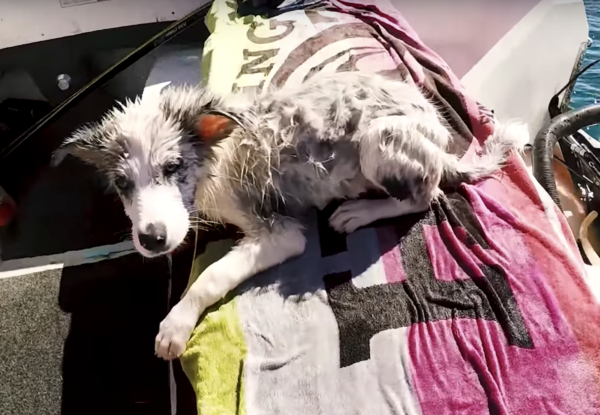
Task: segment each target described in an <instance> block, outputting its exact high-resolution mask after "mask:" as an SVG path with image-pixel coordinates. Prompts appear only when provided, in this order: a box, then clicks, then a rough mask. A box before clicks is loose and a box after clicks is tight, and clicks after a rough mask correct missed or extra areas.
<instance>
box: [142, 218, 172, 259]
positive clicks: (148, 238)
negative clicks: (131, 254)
mask: <svg viewBox="0 0 600 415" xmlns="http://www.w3.org/2000/svg"><path fill="white" fill-rule="evenodd" d="M139 239H140V245H142V246H143V247H144V249H147V250H148V251H150V252H161V251H163V250H164V249H165V245H166V244H167V229H166V228H165V225H163V224H162V223H155V224H152V223H151V224H150V225H148V226H147V227H146V231H145V232H144V233H140V234H139Z"/></svg>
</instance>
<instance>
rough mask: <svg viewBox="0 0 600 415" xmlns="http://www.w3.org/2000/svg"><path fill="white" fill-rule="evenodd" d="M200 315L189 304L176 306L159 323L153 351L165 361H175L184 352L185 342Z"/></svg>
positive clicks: (182, 303)
mask: <svg viewBox="0 0 600 415" xmlns="http://www.w3.org/2000/svg"><path fill="white" fill-rule="evenodd" d="M199 316H200V313H199V312H198V311H197V310H195V309H194V308H193V307H191V306H190V305H189V304H186V303H184V302H181V303H179V304H177V305H176V306H175V307H173V309H172V310H171V312H170V313H169V314H168V315H167V317H166V318H165V319H164V320H163V321H162V322H161V323H160V326H159V331H158V335H157V336H156V340H155V344H154V350H155V352H156V355H157V356H158V357H161V358H163V359H165V360H172V359H176V358H178V357H179V356H181V355H182V354H183V352H185V346H186V344H187V341H188V340H189V338H190V335H191V334H192V331H193V330H194V327H195V326H196V323H197V322H198V317H199Z"/></svg>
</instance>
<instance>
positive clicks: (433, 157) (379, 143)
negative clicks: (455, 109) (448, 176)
mask: <svg viewBox="0 0 600 415" xmlns="http://www.w3.org/2000/svg"><path fill="white" fill-rule="evenodd" d="M448 140H449V134H448V132H447V130H446V129H445V128H444V127H443V126H442V125H441V124H440V123H439V121H437V119H436V118H433V119H431V117H429V119H425V120H423V119H419V118H416V119H415V118H409V117H404V116H393V117H384V118H378V119H376V120H374V121H373V122H371V124H370V126H369V128H368V131H367V132H366V134H365V135H364V136H363V137H362V138H361V141H360V167H361V171H362V173H363V175H364V176H365V177H366V178H367V179H368V180H369V181H370V182H372V183H373V184H374V185H375V186H376V187H378V188H380V189H382V190H384V191H385V192H386V193H387V194H389V195H390V196H391V197H390V198H388V199H383V200H349V201H347V202H344V203H343V204H342V205H341V206H340V207H339V208H338V209H337V210H336V211H335V212H334V214H333V215H332V216H331V218H330V220H329V223H330V225H331V227H333V228H334V229H335V230H337V231H338V232H353V231H354V230H355V229H357V228H359V227H361V226H365V225H368V224H369V223H372V222H375V221H376V220H379V219H386V218H391V217H396V216H402V215H407V214H410V213H417V212H422V211H425V210H427V209H428V208H429V205H430V203H431V202H432V201H433V199H434V198H436V197H437V196H438V195H439V193H440V190H439V183H440V180H441V178H442V172H443V169H444V156H445V155H444V153H443V150H442V148H443V147H445V146H446V145H447V143H448Z"/></svg>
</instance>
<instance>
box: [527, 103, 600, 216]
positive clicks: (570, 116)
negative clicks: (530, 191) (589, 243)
mask: <svg viewBox="0 0 600 415" xmlns="http://www.w3.org/2000/svg"><path fill="white" fill-rule="evenodd" d="M594 124H600V104H598V105H590V106H588V107H584V108H581V109H578V110H575V111H570V112H566V113H564V114H560V115H558V116H556V117H555V118H554V119H552V121H551V122H550V125H548V126H547V127H546V128H544V129H543V130H541V131H540V132H539V133H538V135H537V136H536V137H535V140H534V142H533V160H532V161H533V175H534V176H535V178H536V179H537V181H538V182H540V184H541V185H542V187H543V188H544V189H545V190H546V191H547V192H548V193H549V194H550V196H551V197H552V200H554V203H556V205H557V206H558V207H559V208H560V207H561V206H560V200H559V198H558V191H557V189H556V181H555V179H554V166H553V164H552V160H553V158H554V146H555V145H556V143H557V142H558V140H560V139H561V138H563V137H568V136H570V135H572V134H575V133H576V132H577V131H579V130H581V129H582V128H584V127H588V126H590V125H594Z"/></svg>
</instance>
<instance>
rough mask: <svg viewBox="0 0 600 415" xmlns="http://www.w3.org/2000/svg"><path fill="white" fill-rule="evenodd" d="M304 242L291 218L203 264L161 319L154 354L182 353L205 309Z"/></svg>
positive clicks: (300, 248) (165, 356)
mask: <svg viewBox="0 0 600 415" xmlns="http://www.w3.org/2000/svg"><path fill="white" fill-rule="evenodd" d="M305 244H306V239H305V237H304V235H303V233H302V229H301V227H300V226H299V225H298V224H296V223H290V222H287V223H286V224H284V225H278V226H275V227H272V228H271V229H269V230H266V229H265V230H263V231H261V232H258V233H252V234H251V235H247V236H245V237H244V238H243V239H242V240H241V241H240V243H239V244H238V245H237V246H235V247H234V248H233V249H232V250H231V251H230V252H228V253H227V254H226V255H225V256H224V257H223V258H221V259H220V260H219V261H217V262H215V263H213V264H211V265H210V266H209V267H208V268H206V270H205V271H204V272H203V273H202V275H200V277H198V280H197V281H196V282H194V284H192V286H191V287H190V289H189V290H188V292H187V293H186V294H185V295H184V296H183V298H182V299H181V301H180V302H179V303H178V304H176V305H175V307H173V309H172V310H171V312H170V313H169V314H168V315H167V317H166V318H165V319H164V320H163V321H162V323H160V329H159V333H158V336H156V343H155V350H156V354H157V355H158V356H159V357H162V358H163V359H167V360H169V359H174V358H176V357H179V356H181V354H182V353H183V352H184V351H185V346H186V343H187V341H188V339H189V337H190V335H191V333H192V330H193V329H194V327H195V326H196V323H197V322H198V318H200V316H201V315H202V313H203V312H204V310H206V309H207V308H208V307H210V306H211V305H213V304H215V303H216V302H217V301H219V300H220V299H222V298H223V297H225V295H226V294H227V293H228V292H229V291H231V290H232V289H234V288H235V287H237V286H238V285H239V284H240V283H242V282H243V281H244V280H246V279H248V278H250V277H251V276H253V275H255V274H257V273H259V272H261V271H264V270H266V269H268V268H271V267H273V266H275V265H278V264H281V263H282V262H284V261H285V260H287V259H289V258H292V257H294V256H297V255H300V254H302V252H304V247H305Z"/></svg>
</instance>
